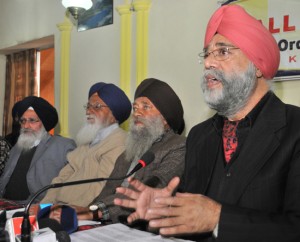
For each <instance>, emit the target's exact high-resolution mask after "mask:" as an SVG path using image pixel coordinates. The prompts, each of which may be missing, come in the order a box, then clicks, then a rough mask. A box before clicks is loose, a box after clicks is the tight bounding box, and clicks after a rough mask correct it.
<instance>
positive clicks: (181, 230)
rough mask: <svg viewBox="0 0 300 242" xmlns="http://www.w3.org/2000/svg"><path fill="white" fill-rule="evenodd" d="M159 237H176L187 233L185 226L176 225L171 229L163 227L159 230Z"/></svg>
mask: <svg viewBox="0 0 300 242" xmlns="http://www.w3.org/2000/svg"><path fill="white" fill-rule="evenodd" d="M159 233H160V234H161V235H168V236H170V235H176V234H186V233H189V231H188V228H187V226H186V225H176V226H172V227H164V228H161V229H160V230H159Z"/></svg>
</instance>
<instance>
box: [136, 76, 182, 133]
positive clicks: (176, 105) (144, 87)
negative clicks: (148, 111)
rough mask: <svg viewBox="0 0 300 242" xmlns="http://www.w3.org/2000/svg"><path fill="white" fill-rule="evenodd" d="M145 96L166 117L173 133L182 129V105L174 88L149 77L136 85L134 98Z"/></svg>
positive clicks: (180, 131)
mask: <svg viewBox="0 0 300 242" xmlns="http://www.w3.org/2000/svg"><path fill="white" fill-rule="evenodd" d="M139 97H147V98H148V99H149V100H150V101H151V102H152V103H153V104H154V105H155V107H156V108H157V109H158V110H159V111H160V113H161V114H162V116H163V117H164V118H165V119H166V121H167V123H168V124H169V126H170V127H171V128H172V129H173V130H174V132H175V133H178V134H181V133H182V131H183V130H184V126H185V124H184V119H183V107H182V104H181V101H180V99H179V97H178V96H177V94H176V93H175V92H174V90H173V89H172V88H171V87H170V86H169V85H168V84H167V83H165V82H163V81H160V80H157V79H154V78H149V79H145V80H144V81H142V82H141V84H140V85H139V86H138V87H137V89H136V91H135V95H134V99H137V98H139Z"/></svg>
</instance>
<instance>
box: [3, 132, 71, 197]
mask: <svg viewBox="0 0 300 242" xmlns="http://www.w3.org/2000/svg"><path fill="white" fill-rule="evenodd" d="M75 147H76V144H75V142H74V141H73V140H72V139H69V138H64V137H61V136H51V135H50V134H47V135H46V136H45V137H44V138H43V139H42V140H41V142H40V143H39V145H38V146H37V149H36V151H35V153H34V156H33V158H32V161H31V164H30V167H29V170H28V172H27V185H28V189H29V192H30V194H31V195H33V194H34V193H36V192H37V191H38V190H39V189H41V188H42V187H44V186H46V185H49V184H50V183H51V181H52V179H53V178H54V177H56V176H57V175H58V173H59V171H60V170H61V169H62V168H63V167H64V166H65V165H66V164H67V163H68V161H67V153H68V152H69V151H71V150H73V149H75ZM21 151H22V150H21V149H20V148H18V147H17V145H15V146H14V147H13V148H12V149H11V151H10V157H9V159H8V161H7V163H6V166H5V169H4V172H3V175H2V176H1V177H0V197H3V194H4V192H5V187H6V185H7V183H8V182H9V179H10V177H11V175H12V173H13V171H14V169H15V167H16V164H17V162H18V160H19V157H20V154H21ZM16 192H18V188H17V187H16ZM42 196H44V194H43V195H42ZM42 196H40V197H39V199H38V200H40V199H41V198H42ZM28 200H29V198H28ZM28 200H27V201H28ZM27 201H22V202H24V203H26V202H27Z"/></svg>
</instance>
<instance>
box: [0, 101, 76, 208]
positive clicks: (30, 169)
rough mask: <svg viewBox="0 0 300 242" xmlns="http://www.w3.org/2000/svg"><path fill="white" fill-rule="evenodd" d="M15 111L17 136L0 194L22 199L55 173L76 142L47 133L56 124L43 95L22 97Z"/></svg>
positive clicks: (31, 193)
mask: <svg viewBox="0 0 300 242" xmlns="http://www.w3.org/2000/svg"><path fill="white" fill-rule="evenodd" d="M18 114H19V117H20V118H19V122H20V124H21V130H20V136H19V138H18V141H17V143H16V145H15V146H14V147H13V148H12V149H11V151H10V156H9V159H8V161H7V163H6V166H5V169H4V172H3V175H2V176H1V178H0V197H2V198H6V199H10V200H14V201H17V202H19V203H26V202H27V201H28V199H29V198H30V196H31V195H33V194H34V193H36V192H37V191H38V190H39V189H41V188H42V187H44V186H46V185H49V184H50V183H51V181H52V179H53V178H54V177H56V176H57V175H58V173H59V171H60V170H61V169H62V168H63V167H64V166H65V165H66V164H67V153H68V152H69V151H71V150H73V149H74V148H75V147H76V144H75V142H74V141H73V140H71V139H68V138H64V137H61V136H56V135H54V136H52V135H50V134H49V133H48V131H50V130H51V129H53V128H54V127H55V126H56V124H57V122H58V115H57V111H56V109H55V108H54V107H53V106H52V105H51V104H50V103H48V102H47V101H46V100H45V99H43V98H41V97H35V96H29V97H26V98H24V99H23V100H22V101H20V102H19V103H18ZM42 196H43V195H41V196H40V197H39V199H41V198H42Z"/></svg>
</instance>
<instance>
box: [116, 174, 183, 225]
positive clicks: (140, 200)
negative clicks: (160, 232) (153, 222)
mask: <svg viewBox="0 0 300 242" xmlns="http://www.w3.org/2000/svg"><path fill="white" fill-rule="evenodd" d="M128 181H129V184H130V185H131V186H133V188H134V189H135V190H133V189H130V188H125V187H118V188H117V193H120V194H123V195H125V196H126V197H127V198H128V199H120V198H116V199H115V200H114V203H115V205H119V206H123V207H127V208H134V209H135V212H133V213H132V214H130V215H129V216H128V218H127V221H128V222H129V223H132V222H133V221H135V220H137V219H145V220H150V219H153V218H155V217H156V216H153V215H151V214H148V213H147V210H148V209H149V208H153V207H162V206H163V205H158V204H157V203H155V201H154V200H155V199H156V198H158V197H171V196H172V193H173V191H174V190H175V188H176V187H177V186H178V184H179V181H180V180H179V178H178V177H175V178H173V179H172V180H171V181H170V182H169V184H168V186H167V187H165V188H162V189H158V188H151V187H149V186H146V185H144V184H143V183H141V182H140V181H138V180H136V179H133V178H129V179H128Z"/></svg>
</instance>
